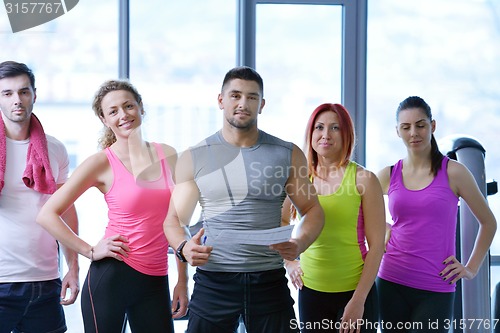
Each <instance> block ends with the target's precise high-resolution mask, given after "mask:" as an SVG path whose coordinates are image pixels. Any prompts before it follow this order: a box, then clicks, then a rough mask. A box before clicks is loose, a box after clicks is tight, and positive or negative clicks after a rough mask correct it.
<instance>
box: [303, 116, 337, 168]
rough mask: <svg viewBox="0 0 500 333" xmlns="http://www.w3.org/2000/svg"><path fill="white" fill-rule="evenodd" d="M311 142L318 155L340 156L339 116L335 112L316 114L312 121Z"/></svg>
mask: <svg viewBox="0 0 500 333" xmlns="http://www.w3.org/2000/svg"><path fill="white" fill-rule="evenodd" d="M311 144H312V148H313V149H314V150H315V151H316V153H317V154H318V155H319V156H322V157H330V158H340V154H341V152H342V135H341V128H340V125H339V117H338V115H337V114H336V113H335V112H333V111H324V112H322V113H320V114H319V115H318V117H317V118H316V122H315V123H314V129H313V132H312V137H311Z"/></svg>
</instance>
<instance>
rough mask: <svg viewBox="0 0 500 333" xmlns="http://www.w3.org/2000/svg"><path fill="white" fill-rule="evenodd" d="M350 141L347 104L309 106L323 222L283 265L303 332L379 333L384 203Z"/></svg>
mask: <svg viewBox="0 0 500 333" xmlns="http://www.w3.org/2000/svg"><path fill="white" fill-rule="evenodd" d="M354 145H355V133H354V126H353V123H352V119H351V117H350V116H349V112H348V111H347V110H346V109H345V107H343V106H342V105H340V104H329V103H327V104H322V105H320V106H318V107H317V108H316V109H315V110H314V112H313V113H312V114H311V116H310V118H309V122H308V124H307V130H306V146H305V152H306V155H307V158H308V173H309V177H310V179H311V180H312V182H313V183H314V186H315V188H316V190H317V192H318V197H319V201H320V203H321V206H322V207H323V210H324V212H325V226H324V228H323V231H322V232H321V234H320V236H319V237H318V238H317V239H316V241H315V242H314V243H313V244H312V245H311V246H310V247H309V248H308V249H307V250H306V251H305V252H304V253H302V254H301V256H300V260H296V261H291V262H287V263H286V268H287V270H288V273H289V275H290V277H291V280H292V283H293V285H294V286H295V287H296V288H298V289H299V302H298V303H299V317H300V322H301V328H303V330H302V332H313V331H314V332H317V331H321V330H331V329H333V328H337V329H338V331H340V332H376V331H377V330H376V328H377V325H378V312H377V297H376V292H375V286H374V281H375V278H376V276H377V272H378V268H379V264H380V261H381V259H382V255H383V253H384V233H385V208H384V200H383V194H382V188H381V186H380V183H379V181H378V179H377V177H376V176H375V175H374V174H373V173H372V172H370V171H368V170H366V169H365V168H363V167H362V166H360V165H358V164H357V163H355V162H353V161H352V160H351V155H352V151H353V148H354ZM290 206H291V203H290V201H288V200H287V201H286V202H285V205H284V208H283V219H284V221H283V223H284V224H286V223H288V222H289V220H290V217H291V215H290ZM292 215H294V213H293V210H292ZM339 328H340V329H339Z"/></svg>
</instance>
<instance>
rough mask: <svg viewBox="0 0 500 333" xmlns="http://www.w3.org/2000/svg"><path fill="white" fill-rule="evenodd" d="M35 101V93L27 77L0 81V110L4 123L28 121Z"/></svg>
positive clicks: (21, 76) (20, 76)
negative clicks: (8, 121) (7, 121)
mask: <svg viewBox="0 0 500 333" xmlns="http://www.w3.org/2000/svg"><path fill="white" fill-rule="evenodd" d="M35 100H36V92H35V91H34V90H33V88H32V87H31V83H30V79H29V77H28V75H24V74H23V75H19V76H14V77H8V78H3V79H0V110H1V111H2V113H3V115H4V121H6V120H10V121H11V122H15V123H22V122H26V121H29V119H30V117H31V112H32V111H33V104H34V103H35Z"/></svg>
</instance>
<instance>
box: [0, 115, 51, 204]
mask: <svg viewBox="0 0 500 333" xmlns="http://www.w3.org/2000/svg"><path fill="white" fill-rule="evenodd" d="M5 141H6V140H5V124H4V122H3V118H2V117H0V191H2V189H3V186H4V184H5V182H4V177H5V167H6V164H7V156H6V155H7V147H6V142H5ZM23 182H24V184H25V185H26V186H27V187H29V188H32V189H33V190H35V191H37V192H40V193H44V194H52V193H54V192H55V191H56V189H57V185H56V182H55V180H54V176H53V175H52V169H51V168H50V160H49V152H48V149H47V138H46V137H45V132H44V131H43V127H42V124H41V123H40V120H38V118H37V117H36V116H35V115H34V114H33V113H32V114H31V121H30V143H29V145H28V154H27V156H26V169H25V170H24V174H23Z"/></svg>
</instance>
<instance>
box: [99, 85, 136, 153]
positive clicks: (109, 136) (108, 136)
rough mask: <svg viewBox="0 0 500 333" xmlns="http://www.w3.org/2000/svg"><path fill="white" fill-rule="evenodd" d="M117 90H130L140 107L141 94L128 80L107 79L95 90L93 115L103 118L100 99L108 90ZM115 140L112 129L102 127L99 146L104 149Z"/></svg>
mask: <svg viewBox="0 0 500 333" xmlns="http://www.w3.org/2000/svg"><path fill="white" fill-rule="evenodd" d="M117 90H125V91H128V92H130V93H131V94H132V95H133V96H134V98H135V100H136V101H137V103H138V104H139V105H140V106H141V107H142V97H141V94H139V92H138V91H137V89H136V88H135V87H134V86H133V85H132V84H131V83H130V82H128V81H126V80H108V81H105V82H104V83H103V84H102V85H101V86H100V87H99V90H97V92H96V94H95V96H94V101H93V103H92V109H93V110H94V113H95V115H96V116H97V117H98V118H99V119H101V121H102V119H103V118H104V113H103V111H102V105H101V104H102V99H103V98H104V96H106V95H107V94H108V93H109V92H111V91H117ZM115 142H116V136H115V133H113V131H112V130H111V129H110V128H108V127H104V128H103V131H102V134H101V137H100V138H99V140H98V143H99V148H101V149H105V148H107V147H109V146H111V145H112V144H113V143H115Z"/></svg>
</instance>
